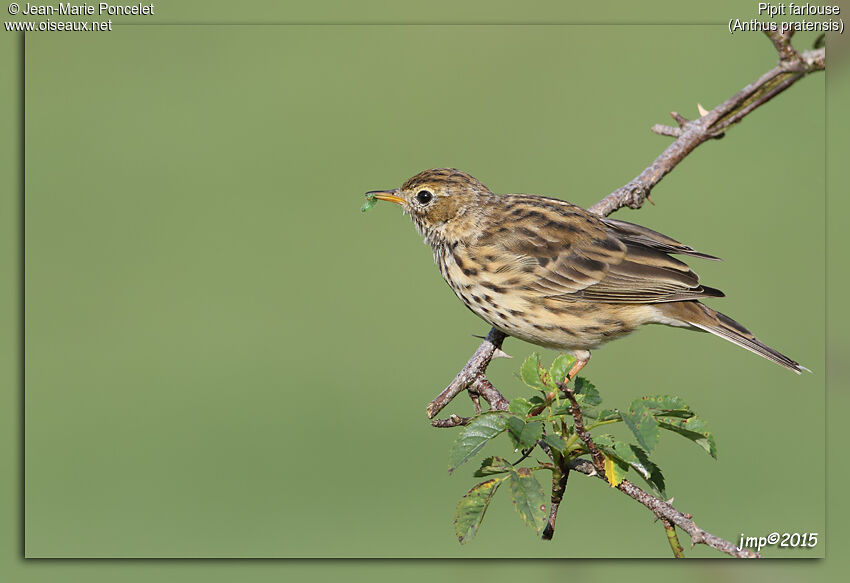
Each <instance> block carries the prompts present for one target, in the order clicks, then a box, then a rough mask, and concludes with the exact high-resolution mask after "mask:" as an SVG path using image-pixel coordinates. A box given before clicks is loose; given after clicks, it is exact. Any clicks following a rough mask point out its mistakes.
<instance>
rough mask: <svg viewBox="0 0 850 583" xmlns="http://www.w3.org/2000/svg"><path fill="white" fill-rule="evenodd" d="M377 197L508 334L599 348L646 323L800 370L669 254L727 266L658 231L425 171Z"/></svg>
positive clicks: (461, 293)
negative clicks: (709, 336)
mask: <svg viewBox="0 0 850 583" xmlns="http://www.w3.org/2000/svg"><path fill="white" fill-rule="evenodd" d="M371 194H373V195H374V196H375V197H376V198H379V199H382V200H388V201H391V202H395V203H397V204H400V205H401V206H402V207H403V209H404V210H405V211H406V212H407V213H409V214H410V216H411V218H412V219H413V223H414V225H415V226H416V229H417V230H418V231H419V232H420V233H421V234H422V235H423V236H424V237H425V240H426V242H427V243H428V244H430V245H431V248H432V249H433V251H434V260H435V261H436V263H437V265H438V266H439V269H440V273H441V274H442V276H443V278H444V279H445V280H446V282H447V283H448V284H449V286H450V287H451V289H452V291H453V292H454V293H455V295H456V296H457V297H458V298H460V300H461V301H463V303H464V304H466V306H467V307H468V308H469V309H470V310H472V311H473V312H474V313H475V314H477V315H478V316H479V317H481V318H482V319H483V320H485V321H486V322H488V323H489V324H490V325H492V326H494V327H496V328H498V329H499V330H501V331H502V332H505V333H506V334H508V335H510V336H514V337H516V338H520V339H522V340H525V341H527V342H531V343H533V344H538V345H541V346H546V347H551V348H556V349H561V350H567V351H570V352H572V353H573V354H575V355H576V357H577V358H578V359H579V361H580V362H583V363H586V362H587V360H588V359H589V357H590V350H592V349H594V348H597V347H598V346H600V345H601V344H603V343H605V342H608V341H609V340H612V339H614V338H617V337H619V336H623V335H625V334H628V333H629V332H632V331H633V330H634V329H635V328H637V327H638V326H641V325H642V324H653V323H655V324H666V325H670V326H679V327H686V328H692V329H699V330H704V331H708V332H711V333H713V334H715V335H717V336H720V337H722V338H725V339H726V340H729V341H731V342H733V343H735V344H737V345H739V346H742V347H744V348H746V349H747V350H750V351H752V352H754V353H756V354H759V355H761V356H763V357H765V358H767V359H769V360H771V361H773V362H775V363H777V364H779V365H781V366H784V367H786V368H788V369H790V370H793V371H795V372H798V373H799V372H800V370H801V368H803V367H801V366H800V365H799V364H798V363H797V362H795V361H793V360H791V359H790V358H788V357H787V356H785V355H783V354H781V353H779V352H777V351H776V350H774V349H772V348H770V347H768V346H767V345H765V344H763V343H761V342H760V341H759V340H757V339H756V338H755V337H754V336H753V335H752V334H751V333H750V332H749V331H748V330H747V329H746V328H744V327H743V326H741V325H740V324H738V323H737V322H735V321H734V320H732V319H731V318H729V317H727V316H725V315H723V314H720V313H719V312H716V311H714V310H713V309H711V308H709V307H708V306H705V305H704V304H702V303H700V302H699V300H700V299H703V298H711V297H722V296H723V293H722V292H721V291H720V290H717V289H714V288H711V287H708V286H704V285H702V284H700V282H699V278H698V277H697V275H696V274H695V273H694V272H693V270H691V268H690V267H689V266H688V265H687V264H686V263H684V262H683V261H680V260H679V259H676V258H674V257H671V255H674V254H675V255H685V256H690V257H698V258H703V259H717V258H716V257H712V256H711V255H706V254H704V253H699V252H698V251H695V250H694V249H692V248H691V247H688V246H687V245H683V244H682V243H679V242H678V241H676V240H674V239H672V238H670V237H667V236H666V235H662V234H661V233H657V232H655V231H653V230H651V229H647V228H645V227H641V226H638V225H634V224H632V223H627V222H625V221H618V220H614V219H610V218H604V217H601V216H598V215H595V214H593V213H591V212H589V211H586V210H584V209H582V208H581V207H578V206H576V205H573V204H570V203H568V202H565V201H562V200H558V199H555V198H549V197H544V196H535V195H529V194H505V195H498V194H494V193H493V192H491V191H490V190H489V189H488V188H487V187H486V186H484V185H483V184H482V183H481V182H480V181H479V180H477V179H475V178H473V177H472V176H470V175H469V174H466V173H465V172H461V171H459V170H455V169H450V168H440V169H435V170H426V171H424V172H420V173H419V174H417V175H416V176H414V177H412V178H410V179H409V180H407V182H405V183H404V184H403V185H402V187H401V188H399V189H395V190H391V191H373V192H372V193H371Z"/></svg>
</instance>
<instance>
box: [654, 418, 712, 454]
mask: <svg viewBox="0 0 850 583" xmlns="http://www.w3.org/2000/svg"><path fill="white" fill-rule="evenodd" d="M658 425H659V426H661V427H662V428H663V429H667V430H668V431H673V432H675V433H678V434H679V435H682V436H684V437H687V438H688V439H690V440H691V441H693V442H694V443H696V444H697V445H699V446H700V447H701V448H703V449H704V450H705V451H706V452H708V454H709V455H710V456H711V457H713V458H714V459H717V445H716V444H715V443H714V435H712V434H711V432H710V431H709V430H708V426H707V425H706V423H705V421H703V420H702V419H701V418H700V417H696V416H694V417H691V418H690V419H659V420H658Z"/></svg>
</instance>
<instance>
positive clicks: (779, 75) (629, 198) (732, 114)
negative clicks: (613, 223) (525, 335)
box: [589, 33, 826, 216]
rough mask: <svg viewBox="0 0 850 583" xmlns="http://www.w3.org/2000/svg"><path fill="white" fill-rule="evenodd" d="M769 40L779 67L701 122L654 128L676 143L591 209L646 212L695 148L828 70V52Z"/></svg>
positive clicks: (775, 37)
mask: <svg viewBox="0 0 850 583" xmlns="http://www.w3.org/2000/svg"><path fill="white" fill-rule="evenodd" d="M768 37H770V40H771V41H772V42H773V44H774V46H775V47H776V48H777V51H778V52H779V56H780V62H779V64H778V65H777V66H776V67H774V68H773V69H771V70H770V71H768V72H767V73H765V74H764V75H762V76H761V77H759V78H758V79H756V80H755V81H754V82H752V83H750V84H749V85H747V86H746V87H744V88H743V89H741V91H739V92H738V93H736V94H735V95H733V96H732V97H730V98H729V99H727V100H726V101H724V102H723V103H721V104H720V105H718V106H717V107H715V108H714V109H712V110H711V111H709V112H708V113H706V114H705V115H703V116H701V117H700V118H699V119H696V120H694V121H688V120H686V119H685V118H683V117H682V116H680V115H679V114H678V113H676V112H673V113H671V114H670V115H672V116H673V118H674V119H675V120H676V122H677V123H678V124H679V127H678V128H673V127H670V126H662V125H656V126H653V131H655V132H656V133H659V134H662V135H665V136H673V137H675V138H676V141H674V142H673V143H672V144H670V146H668V147H667V149H666V150H664V152H662V153H661V155H660V156H658V158H656V159H655V161H654V162H653V163H652V164H650V165H649V167H648V168H647V169H646V170H644V171H643V172H641V173H640V174H639V175H638V176H637V177H636V178H635V179H634V180H632V181H631V182H629V183H628V184H626V185H624V186H621V187H620V188H618V189H617V190H615V191H614V192H612V193H611V194H609V195H608V196H606V197H605V198H603V199H602V200H600V201H599V202H597V203H596V204H595V205H593V206H592V207H590V209H589V210H590V211H592V212H595V213H597V214H600V215H603V216H608V215H610V214H611V213H613V212H614V211H615V210H617V209H619V208H622V207H624V206H627V207H630V208H633V209H638V208H640V207H642V206H643V203H644V201H645V200H646V198H647V196H649V193H650V192H651V191H652V188H653V187H654V186H655V185H656V184H658V182H659V181H660V180H661V179H662V178H664V176H665V175H667V174H668V173H669V172H670V171H671V170H673V168H675V167H676V166H677V165H678V164H679V162H681V161H682V160H684V159H685V156H687V155H688V154H690V153H691V151H693V149H694V148H696V147H697V146H699V145H700V144H702V143H704V142H707V141H708V140H710V139H712V138H717V137H719V136H721V135H722V134H723V132H724V130H726V128H728V127H729V126H731V125H732V124H735V123H738V122H739V121H741V120H742V119H743V118H744V117H745V116H746V115H748V114H750V113H751V112H752V111H753V110H755V109H756V108H757V107H760V106H762V105H764V104H765V103H767V102H768V101H770V100H771V99H773V98H774V97H776V96H777V95H779V94H780V93H781V92H783V91H785V90H786V89H788V88H789V87H790V86H791V85H793V84H794V83H796V82H797V81H799V80H800V79H802V78H803V77H805V76H806V75H808V74H809V73H812V72H813V71H822V70H823V69H824V68H825V67H826V52H825V49H815V50H811V51H804V52H803V53H802V54H800V53H798V52H797V51H795V50H794V49H793V47H791V44H790V41H789V39H790V36H788V37H785V36H783V35H779V33H776V34H775V35H771V34H770V33H768Z"/></svg>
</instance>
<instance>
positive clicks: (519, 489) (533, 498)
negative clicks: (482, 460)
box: [507, 468, 547, 535]
mask: <svg viewBox="0 0 850 583" xmlns="http://www.w3.org/2000/svg"><path fill="white" fill-rule="evenodd" d="M507 479H508V486H509V487H510V494H511V502H513V505H514V508H515V509H516V511H517V512H518V513H519V515H520V517H522V520H523V521H524V522H525V523H526V524H527V525H528V526H530V527H531V528H532V529H534V531H535V532H537V534H538V535H539V534H540V532H541V531H542V530H543V526H544V525H545V523H546V518H547V515H546V494H545V493H544V492H543V488H542V487H541V486H540V482H538V481H537V478H535V477H534V476H533V475H532V473H531V472H530V471H528V470H527V469H526V468H519V469H517V470H516V471H515V472H512V473H511V474H510V475H509V476H508V478H507Z"/></svg>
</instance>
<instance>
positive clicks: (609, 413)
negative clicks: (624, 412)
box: [596, 409, 620, 421]
mask: <svg viewBox="0 0 850 583" xmlns="http://www.w3.org/2000/svg"><path fill="white" fill-rule="evenodd" d="M612 419H620V412H619V411H618V410H617V409H602V411H600V412H599V417H597V419H596V420H597V421H611V420H612Z"/></svg>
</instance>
